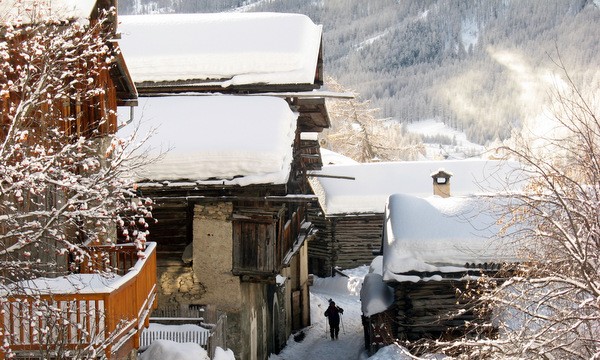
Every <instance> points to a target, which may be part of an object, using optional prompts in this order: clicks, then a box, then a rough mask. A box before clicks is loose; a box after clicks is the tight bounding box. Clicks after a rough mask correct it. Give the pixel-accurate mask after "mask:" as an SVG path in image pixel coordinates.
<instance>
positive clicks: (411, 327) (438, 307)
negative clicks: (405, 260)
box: [390, 279, 477, 341]
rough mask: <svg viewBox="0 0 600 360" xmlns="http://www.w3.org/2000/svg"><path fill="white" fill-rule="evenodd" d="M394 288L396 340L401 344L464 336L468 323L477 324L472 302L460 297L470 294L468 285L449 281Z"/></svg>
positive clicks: (394, 285) (405, 283)
mask: <svg viewBox="0 0 600 360" xmlns="http://www.w3.org/2000/svg"><path fill="white" fill-rule="evenodd" d="M390 285H392V286H393V287H394V291H395V308H396V310H397V311H396V323H397V334H396V336H397V338H398V339H400V340H409V341H415V340H419V339H437V338H442V337H444V338H448V337H452V336H456V335H461V334H463V333H464V330H465V322H467V321H470V322H472V321H476V320H477V316H476V315H475V314H474V312H473V310H472V308H471V306H470V305H469V299H468V298H465V297H464V296H460V295H459V294H460V293H463V294H464V293H465V292H466V288H467V282H466V281H460V280H449V279H445V280H443V281H427V282H424V281H420V282H417V283H413V282H401V283H394V284H390ZM470 285H471V286H472V285H473V284H470ZM459 310H460V311H459Z"/></svg>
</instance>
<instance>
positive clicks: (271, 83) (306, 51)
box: [119, 13, 323, 94]
mask: <svg viewBox="0 0 600 360" xmlns="http://www.w3.org/2000/svg"><path fill="white" fill-rule="evenodd" d="M120 20H121V23H120V25H119V31H120V32H121V34H122V40H121V43H122V48H123V53H124V55H125V57H126V58H127V61H128V64H129V65H130V69H131V74H132V76H133V78H134V79H135V82H136V84H137V86H138V89H139V91H140V92H141V93H144V94H151V93H174V92H190V91H203V92H220V93H224V92H227V93H243V94H246V93H257V92H273V91H311V90H314V89H317V88H319V87H320V86H321V85H322V84H323V56H322V27H321V26H320V25H315V24H314V23H313V22H312V21H311V20H310V19H309V18H308V17H306V16H305V15H300V14H283V13H218V14H170V15H136V16H122V17H121V18H120ZM171 34H175V35H173V36H176V38H175V39H174V38H173V36H171Z"/></svg>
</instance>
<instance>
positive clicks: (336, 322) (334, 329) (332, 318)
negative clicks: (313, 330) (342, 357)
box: [325, 299, 344, 340]
mask: <svg viewBox="0 0 600 360" xmlns="http://www.w3.org/2000/svg"><path fill="white" fill-rule="evenodd" d="M343 313H344V309H342V308H341V307H339V306H336V305H335V301H333V300H331V299H329V307H328V308H327V310H325V316H326V317H327V320H328V321H329V333H330V335H331V340H335V339H337V338H338V334H339V333H340V315H341V314H343Z"/></svg>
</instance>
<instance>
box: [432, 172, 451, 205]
mask: <svg viewBox="0 0 600 360" xmlns="http://www.w3.org/2000/svg"><path fill="white" fill-rule="evenodd" d="M451 177H452V174H451V173H449V172H446V171H444V169H439V170H438V171H436V172H434V173H432V174H431V178H432V179H433V195H438V196H441V197H443V198H447V197H449V196H450V178H451Z"/></svg>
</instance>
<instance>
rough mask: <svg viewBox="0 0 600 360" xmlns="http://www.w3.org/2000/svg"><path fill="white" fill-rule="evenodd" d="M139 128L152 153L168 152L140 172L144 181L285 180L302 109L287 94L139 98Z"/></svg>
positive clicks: (233, 182) (231, 182) (226, 182)
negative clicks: (146, 136)
mask: <svg viewBox="0 0 600 360" xmlns="http://www.w3.org/2000/svg"><path fill="white" fill-rule="evenodd" d="M136 117H137V119H136V121H135V122H134V123H132V124H130V125H129V126H127V127H126V128H125V129H124V130H122V131H123V132H122V133H120V134H119V135H120V136H127V135H128V133H131V131H132V130H133V127H134V126H133V125H134V124H135V123H136V122H137V121H138V120H139V121H141V125H140V126H141V128H140V131H139V133H140V134H144V133H147V132H148V131H150V130H151V129H155V130H154V131H155V134H154V135H153V136H152V137H151V138H150V139H149V141H148V142H147V143H146V144H144V146H143V147H142V148H143V149H147V150H148V151H149V154H150V155H153V154H154V155H156V154H158V153H160V152H165V151H167V153H166V154H165V155H164V156H163V157H162V158H160V159H159V160H158V161H156V162H154V163H152V164H149V165H147V166H145V167H143V168H142V169H140V171H139V172H138V173H137V174H136V176H135V177H136V180H137V181H143V182H157V183H165V182H178V184H181V182H191V183H192V184H223V185H242V186H244V185H249V184H285V183H286V182H287V180H288V176H289V173H290V169H291V162H292V145H293V142H294V137H295V131H296V119H297V117H298V115H297V114H296V113H295V112H293V111H292V110H290V107H289V105H288V104H287V102H286V101H285V100H283V99H280V98H276V97H266V96H252V97H248V96H233V95H221V96H168V97H150V98H143V99H142V100H140V106H139V108H138V111H137V113H136Z"/></svg>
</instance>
